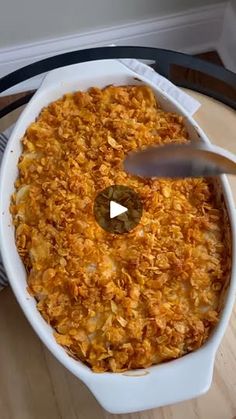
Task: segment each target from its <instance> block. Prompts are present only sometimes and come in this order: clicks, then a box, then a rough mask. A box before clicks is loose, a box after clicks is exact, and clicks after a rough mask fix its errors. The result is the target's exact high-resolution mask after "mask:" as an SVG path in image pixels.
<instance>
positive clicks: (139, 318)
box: [11, 86, 230, 372]
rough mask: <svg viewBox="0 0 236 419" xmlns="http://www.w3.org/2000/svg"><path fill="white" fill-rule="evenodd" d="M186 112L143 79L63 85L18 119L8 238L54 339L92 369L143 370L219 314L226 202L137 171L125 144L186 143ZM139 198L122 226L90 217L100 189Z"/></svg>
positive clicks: (189, 183) (185, 183)
mask: <svg viewBox="0 0 236 419" xmlns="http://www.w3.org/2000/svg"><path fill="white" fill-rule="evenodd" d="M187 141H188V135H187V132H186V130H185V127H184V122H183V118H182V117H181V116H179V115H177V114H174V113H170V112H165V111H163V110H162V109H161V108H160V107H159V105H158V103H157V101H156V98H155V96H154V94H153V92H152V90H151V89H150V88H148V87H146V86H124V87H114V86H109V87H107V88H104V89H103V90H101V89H98V88H91V89H89V90H88V91H87V92H76V93H73V94H67V95H65V96H64V97H63V98H62V99H59V100H57V101H56V102H53V103H51V104H50V105H49V106H47V107H46V108H44V109H43V110H42V112H41V113H40V115H39V117H38V119H37V120H36V121H35V122H34V123H32V124H31V125H30V126H29V128H28V129H27V131H26V133H25V135H24V137H23V140H22V144H23V153H22V155H21V158H20V161H19V178H18V180H17V181H16V192H15V194H14V196H13V198H12V204H11V212H12V215H13V219H14V223H15V227H16V243H17V247H18V251H19V254H20V255H21V257H22V259H23V262H24V264H25V267H26V271H27V274H28V289H29V292H30V293H31V294H32V295H33V296H35V298H36V300H37V307H38V309H39V311H40V313H41V314H42V316H43V317H44V318H45V320H46V321H47V322H48V323H49V324H50V325H51V326H52V327H53V328H54V329H55V338H56V340H57V342H58V343H60V344H61V345H63V346H64V347H65V348H66V350H67V351H68V352H69V353H70V354H71V356H73V357H74V358H77V359H80V360H81V361H83V362H85V363H86V364H87V365H89V366H90V367H91V368H92V369H93V371H95V372H104V371H113V372H119V371H125V370H128V369H134V368H145V367H148V366H150V365H152V364H156V363H160V362H163V361H166V360H170V359H173V358H178V357H181V356H183V355H184V354H187V353H188V352H190V351H194V350H195V349H197V348H199V347H200V346H201V345H202V344H203V343H204V342H205V341H206V339H207V338H208V336H209V334H210V333H211V331H212V329H213V327H214V326H215V325H216V323H217V322H218V320H219V312H220V305H219V304H220V301H221V300H222V293H223V290H225V288H226V282H227V277H228V273H229V270H230V266H229V260H230V240H227V237H226V235H225V233H224V232H225V229H226V224H227V220H226V219H225V217H224V210H223V205H222V204H220V203H219V202H218V201H217V199H216V194H215V192H214V188H213V185H212V183H211V181H210V180H208V179H203V178H199V179H186V180H165V179H160V180H159V179H151V180H150V179H142V178H139V177H134V176H131V175H128V174H127V173H125V172H124V171H123V169H122V162H123V159H124V157H125V156H126V154H127V153H128V152H129V151H131V150H135V149H137V148H142V147H146V146H148V145H149V144H156V145H163V144H166V143H173V142H178V143H180V142H181V143H185V142H187ZM113 184H122V185H127V186H129V187H131V188H133V189H134V190H135V191H136V192H137V193H138V194H139V196H140V198H141V200H142V203H143V208H144V211H143V216H142V219H141V221H140V223H139V225H138V226H137V227H136V228H135V229H134V230H132V231H131V232H129V233H127V234H125V236H120V235H113V234H111V233H108V232H106V231H103V230H102V229H101V228H100V227H99V225H98V224H97V223H96V221H95V219H94V215H93V203H94V199H95V197H96V195H97V194H98V192H100V191H101V190H103V189H104V188H106V187H108V186H110V185H113Z"/></svg>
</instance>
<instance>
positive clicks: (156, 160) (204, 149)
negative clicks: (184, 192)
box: [124, 141, 236, 178]
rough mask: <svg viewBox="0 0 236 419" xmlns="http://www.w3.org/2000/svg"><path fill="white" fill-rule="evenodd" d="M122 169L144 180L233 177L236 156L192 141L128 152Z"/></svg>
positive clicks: (212, 146) (219, 148)
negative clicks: (226, 175)
mask: <svg viewBox="0 0 236 419" xmlns="http://www.w3.org/2000/svg"><path fill="white" fill-rule="evenodd" d="M124 169H125V171H126V172H128V173H131V174H133V175H138V176H143V177H165V178H166V177H167V178H183V177H201V176H215V175H220V174H222V173H228V174H234V175H236V156H235V155H234V154H232V153H230V152H229V151H226V150H224V149H223V148H221V147H217V146H214V145H212V144H207V143H201V142H197V141H196V142H192V143H188V144H168V145H164V146H152V147H148V148H146V149H144V150H139V151H136V152H132V153H129V154H128V155H127V157H126V158H125V160H124Z"/></svg>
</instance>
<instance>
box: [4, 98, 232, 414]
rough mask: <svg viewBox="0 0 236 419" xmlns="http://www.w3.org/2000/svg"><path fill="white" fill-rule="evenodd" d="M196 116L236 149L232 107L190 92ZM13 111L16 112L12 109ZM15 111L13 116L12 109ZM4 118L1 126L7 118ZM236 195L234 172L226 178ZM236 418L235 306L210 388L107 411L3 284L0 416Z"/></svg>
mask: <svg viewBox="0 0 236 419" xmlns="http://www.w3.org/2000/svg"><path fill="white" fill-rule="evenodd" d="M191 94H192V95H193V96H195V97H196V98H197V99H198V100H200V102H201V103H202V107H201V108H200V110H199V111H198V112H197V114H196V115H195V118H196V120H197V121H198V122H199V124H200V125H201V126H202V128H203V129H204V130H205V132H206V133H207V134H208V136H209V138H210V139H211V140H212V142H214V143H216V144H218V145H222V146H224V147H225V148H228V149H229V150H231V151H233V152H234V153H236V113H235V111H233V110H231V109H229V108H227V107H226V106H223V105H222V104H220V103H218V102H216V101H213V100H211V99H209V98H207V97H205V96H203V95H200V94H197V93H192V92H191ZM17 112H18V111H17ZM17 112H15V116H16V114H17ZM12 118H13V116H10V117H9V116H7V117H5V120H4V121H2V122H1V125H0V129H1V128H3V126H5V127H6V126H7V125H9V123H11V122H12V121H13V120H12ZM230 181H231V184H232V188H233V190H234V197H235V199H236V177H235V178H234V179H232V178H231V179H230ZM95 418H96V419H112V418H113V419H116V418H117V419H118V418H119V419H171V418H173V419H199V418H200V419H236V309H235V310H234V313H233V314H232V316H231V321H230V324H229V326H228V329H227V332H226V334H225V337H224V339H223V342H222V344H221V346H220V349H219V350H218V354H217V359H216V363H215V370H214V379H213V383H212V386H211V389H210V390H209V392H208V393H207V394H206V395H204V396H202V397H200V398H198V399H195V400H191V401H187V402H183V403H179V404H176V405H172V406H167V407H164V408H160V409H155V410H151V411H146V412H142V413H135V414H129V415H111V414H109V413H107V412H105V411H104V410H103V409H102V408H101V407H100V406H99V405H98V403H97V402H96V400H95V399H94V397H93V396H92V395H91V393H90V392H89V391H88V390H87V388H86V387H85V386H84V385H83V384H82V383H81V382H80V381H79V380H78V379H76V378H75V377H74V376H73V375H72V374H71V373H69V372H68V371H67V370H66V369H65V368H64V367H63V366H62V365H60V364H59V362H58V361H57V360H56V359H55V358H54V357H53V356H52V355H51V354H50V353H49V352H48V350H47V349H46V348H45V347H44V346H43V345H42V343H41V342H40V340H39V339H38V337H37V336H36V334H35V333H34V331H33V330H32V329H31V327H30V325H29V324H28V322H27V320H26V319H25V317H24V315H23V314H22V312H21V309H20V307H19V306H18V304H17V302H16V300H15V298H14V296H13V294H12V291H11V290H10V288H9V287H8V288H7V289H5V290H4V291H2V292H1V293H0V419H95Z"/></svg>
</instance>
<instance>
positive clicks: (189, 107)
mask: <svg viewBox="0 0 236 419" xmlns="http://www.w3.org/2000/svg"><path fill="white" fill-rule="evenodd" d="M119 61H120V62H121V63H122V64H123V65H125V66H126V67H128V68H129V69H130V70H132V71H134V72H135V73H136V74H137V75H139V76H143V77H145V78H146V79H148V80H150V81H151V82H152V83H153V84H155V85H156V86H158V87H159V88H161V89H162V90H163V91H164V92H166V93H168V94H169V96H171V97H172V98H173V99H175V100H176V101H177V102H178V103H179V104H180V105H182V106H183V108H184V109H185V111H187V112H188V114H189V115H193V114H194V113H195V112H196V111H197V110H198V109H199V107H200V106H201V105H200V103H199V102H198V101H197V100H195V99H193V98H192V97H191V96H189V95H188V94H187V93H185V92H183V91H182V90H181V89H180V88H178V87H176V86H175V85H174V84H173V83H171V82H170V81H169V80H167V79H166V78H165V77H163V76H161V75H160V74H158V73H156V71H155V70H153V69H152V68H151V67H149V66H147V65H146V64H143V63H141V62H140V61H138V60H134V59H124V60H119ZM13 128H14V126H11V127H10V128H8V129H7V130H6V131H4V132H3V133H0V164H1V160H2V155H3V152H4V149H5V146H6V144H7V140H8V138H9V137H10V135H11V132H12V130H13ZM6 285H8V279H7V276H6V273H5V270H4V267H3V265H2V261H1V256H0V291H1V290H2V289H3V288H4V287H5V286H6Z"/></svg>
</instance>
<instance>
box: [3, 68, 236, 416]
mask: <svg viewBox="0 0 236 419" xmlns="http://www.w3.org/2000/svg"><path fill="white" fill-rule="evenodd" d="M135 77H136V74H135V73H134V72H132V71H131V70H129V69H128V68H126V67H125V66H124V65H122V64H121V63H119V62H118V61H115V60H105V61H103V60H101V61H96V62H88V63H82V64H76V65H72V66H69V67H64V68H61V69H57V70H54V71H52V72H50V73H49V74H48V75H47V76H46V77H45V79H44V81H43V82H42V85H41V87H40V88H39V90H38V91H37V93H36V94H35V95H34V97H33V98H32V99H31V101H30V102H29V104H28V105H27V106H26V108H25V110H24V111H23V113H22V114H21V116H20V118H19V119H18V121H17V123H16V125H15V128H14V130H13V132H12V134H11V137H10V139H9V141H8V145H7V148H6V150H5V153H4V157H3V161H2V166H1V172H0V211H1V221H0V239H1V252H2V258H3V263H4V266H5V269H6V272H7V275H8V278H9V281H10V284H11V286H12V289H13V291H14V293H15V295H16V298H17V300H18V302H19V304H20V306H21V307H22V309H23V311H24V313H25V315H26V317H27V318H28V320H29V322H30V323H31V325H32V327H33V328H34V330H35V331H36V333H37V334H38V336H39V337H40V339H41V340H42V341H43V342H44V344H45V345H46V346H47V348H48V349H49V350H50V351H51V352H52V353H53V354H54V356H55V357H56V358H57V359H58V360H59V361H60V362H61V363H62V364H63V365H64V366H65V367H66V368H67V369H68V370H70V371H71V372H72V373H73V374H74V375H75V376H76V377H78V378H79V379H81V380H82V381H83V382H84V383H85V384H86V385H87V386H88V388H89V389H90V390H91V392H92V393H93V394H94V396H95V397H96V399H97V400H98V402H99V403H100V404H101V405H102V406H103V407H104V408H105V409H106V410H107V411H109V412H111V413H128V412H134V411H141V410H145V409H151V408H155V407H159V406H163V405H166V404H171V403H176V402H180V401H183V400H186V399H190V398H193V397H196V396H199V395H200V394H203V393H205V392H206V391H207V390H208V389H209V387H210V384H211V381H212V374H213V365H214V359H215V354H216V350H217V348H218V346H219V344H220V341H221V339H222V337H223V334H224V332H225V330H226V327H227V324H228V321H229V317H230V314H231V311H232V307H233V303H234V297H235V291H236V261H235V243H236V234H235V232H236V217H235V216H236V214H235V209H234V202H233V198H232V194H231V190H230V187H229V184H228V181H227V179H226V177H225V176H221V177H220V183H221V187H222V191H223V195H224V200H225V204H226V207H227V211H228V216H229V219H230V223H231V236H232V246H233V248H232V271H231V279H230V283H229V287H228V290H227V292H226V298H225V303H224V308H223V310H222V313H221V318H220V322H219V324H218V325H217V327H216V328H215V330H214V332H213V333H212V335H211V336H210V338H209V339H208V340H207V342H206V343H205V344H204V346H202V347H201V348H200V349H198V350H197V351H195V352H193V353H190V354H188V355H186V356H184V357H182V358H179V359H177V360H174V361H171V362H167V363H164V364H161V365H157V366H153V367H150V368H147V369H145V370H136V371H128V372H126V373H101V374H97V373H94V372H92V371H91V370H90V369H89V368H88V367H87V366H85V365H84V364H83V363H81V362H80V361H77V360H75V359H73V358H72V357H70V356H69V355H68V354H67V353H66V351H65V350H64V349H63V348H62V347H61V346H60V345H58V344H57V343H56V341H55V339H54V337H53V329H52V328H51V327H50V326H49V325H48V324H47V323H46V322H45V321H44V319H43V318H42V317H41V315H40V313H39V312H38V310H37V308H36V302H35V300H34V298H32V297H31V296H30V295H29V294H28V292H27V289H26V286H27V284H26V272H25V268H24V265H23V263H22V261H21V259H20V257H19V255H18V252H17V249H16V245H15V237H14V227H13V224H12V218H11V214H10V212H9V205H10V197H11V195H12V193H13V191H14V182H15V180H16V178H17V176H18V170H17V163H18V159H19V156H20V154H21V152H22V148H21V142H20V139H21V138H22V136H23V134H24V132H25V130H26V128H27V127H28V126H29V124H30V123H31V122H33V121H34V120H35V118H36V117H37V116H38V114H39V112H40V111H41V109H42V108H43V107H44V106H47V105H48V104H49V103H50V102H52V101H54V100H56V99H58V98H60V97H61V96H62V95H63V94H64V93H66V92H72V91H75V90H78V89H80V90H87V89H88V88H89V87H91V86H98V87H104V86H106V85H109V84H115V85H126V84H140V82H141V83H146V84H147V85H150V86H151V87H152V89H153V90H154V92H155V93H156V96H157V98H158V100H159V102H160V104H161V107H162V108H163V109H165V110H167V111H174V112H177V113H179V114H181V115H183V116H184V117H185V123H186V127H187V129H188V132H189V135H190V138H192V139H193V140H194V141H197V140H200V141H205V142H208V141H209V140H208V138H207V137H206V135H205V134H204V133H203V131H202V130H201V129H200V127H198V126H197V124H196V122H195V121H194V120H193V119H192V118H191V117H190V116H188V115H187V114H186V112H185V111H184V109H183V108H182V107H181V106H180V105H179V104H178V103H177V102H175V101H174V100H173V99H172V98H170V97H169V96H168V95H167V94H166V93H164V92H163V91H161V90H160V89H159V88H156V87H155V86H154V85H152V84H151V83H150V82H149V81H148V80H146V79H145V77H139V80H137V79H136V78H135Z"/></svg>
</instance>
